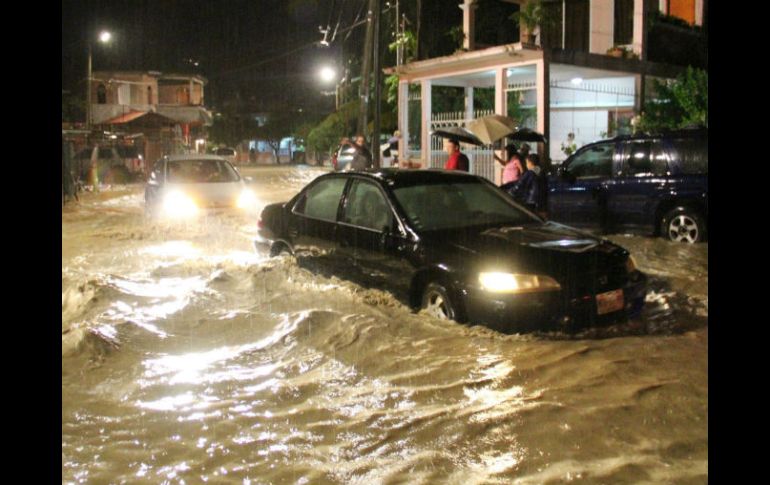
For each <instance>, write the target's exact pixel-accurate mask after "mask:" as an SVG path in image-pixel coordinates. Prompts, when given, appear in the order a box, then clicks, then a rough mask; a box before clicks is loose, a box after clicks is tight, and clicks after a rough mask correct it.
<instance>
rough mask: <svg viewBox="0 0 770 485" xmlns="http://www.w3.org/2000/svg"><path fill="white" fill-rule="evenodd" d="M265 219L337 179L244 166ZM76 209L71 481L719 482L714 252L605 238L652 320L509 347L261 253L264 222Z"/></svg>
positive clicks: (119, 208)
mask: <svg viewBox="0 0 770 485" xmlns="http://www.w3.org/2000/svg"><path fill="white" fill-rule="evenodd" d="M245 172H247V173H245V174H246V175H251V176H253V177H254V178H255V182H254V184H253V185H252V187H253V188H254V189H255V191H256V192H257V194H258V197H259V198H260V201H261V204H262V205H264V204H267V203H270V202H277V201H282V200H286V199H288V198H289V197H290V196H291V195H293V194H294V193H296V191H298V190H299V189H300V188H301V187H302V186H304V185H305V184H306V183H307V182H309V181H310V180H312V179H313V178H314V177H316V176H317V175H319V174H321V173H324V171H323V170H322V169H316V168H311V167H278V168H253V169H246V170H245ZM142 196H143V192H142V189H141V188H139V187H114V188H112V189H111V190H107V191H103V192H102V193H100V194H86V196H84V197H83V199H82V201H81V202H80V203H79V204H72V205H70V204H68V206H66V207H65V209H64V210H63V213H62V478H63V482H65V483H203V482H210V483H239V484H241V483H250V484H263V483H265V484H266V483H275V484H279V483H291V484H295V483H296V484H303V483H346V484H347V483H361V484H377V483H410V484H411V483H425V484H427V483H455V484H474V483H479V484H481V483H490V484H494V483H506V484H507V483H520V484H542V483H554V484H555V483H564V482H574V483H597V484H598V483H706V482H707V478H708V420H707V416H708V361H707V353H708V244H701V245H695V246H687V245H675V244H672V243H668V242H666V241H663V240H660V239H652V238H644V237H636V236H623V235H618V236H612V237H611V238H610V239H612V240H614V241H616V242H618V243H620V244H621V245H622V246H624V247H626V248H628V249H629V250H631V252H632V254H633V255H634V257H635V259H636V261H637V264H638V266H639V267H640V269H641V270H642V271H645V272H646V273H647V274H648V275H649V276H650V278H651V292H650V294H649V296H648V301H647V307H646V309H645V311H644V312H643V315H642V316H641V317H640V318H639V319H637V320H634V321H632V322H628V323H625V324H622V325H617V326H614V327H610V328H606V329H600V330H587V331H585V332H583V333H582V334H579V335H559V334H534V335H533V334H529V335H502V334H499V333H496V332H493V331H491V330H488V329H486V328H484V327H467V326H463V325H459V324H456V323H453V322H442V321H438V320H434V319H432V318H431V317H428V316H426V315H422V314H414V313H412V312H410V311H409V309H407V308H405V307H404V306H403V305H402V304H401V303H400V302H398V301H397V300H396V299H394V298H393V297H391V296H390V295H388V294H387V293H383V292H380V291H376V290H367V289H364V288H361V287H358V286H356V285H354V284H352V283H349V282H346V281H342V280H339V279H338V278H336V277H325V276H322V275H317V274H313V273H310V272H308V271H307V270H306V269H303V268H300V267H298V266H297V265H296V263H295V262H293V261H292V260H291V259H290V258H287V257H281V258H275V259H270V258H268V256H267V254H259V253H255V252H254V249H253V247H252V245H251V239H252V238H253V237H254V235H255V234H256V214H246V215H235V214H232V215H223V216H219V217H209V218H205V219H203V220H201V221H199V222H198V223H196V224H193V223H189V224H183V225H174V226H169V225H164V224H160V223H150V222H148V221H146V220H145V218H144V216H143V201H142Z"/></svg>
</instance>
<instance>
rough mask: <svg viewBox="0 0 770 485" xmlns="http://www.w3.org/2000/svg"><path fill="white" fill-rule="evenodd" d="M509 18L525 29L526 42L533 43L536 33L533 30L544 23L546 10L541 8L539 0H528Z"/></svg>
mask: <svg viewBox="0 0 770 485" xmlns="http://www.w3.org/2000/svg"><path fill="white" fill-rule="evenodd" d="M509 18H510V19H511V20H513V21H514V22H515V23H517V24H519V25H521V26H523V27H524V28H525V29H526V31H527V43H528V44H532V45H534V44H535V38H536V35H537V34H536V33H535V31H536V30H537V29H538V27H540V26H542V25H544V24H545V22H546V11H545V10H544V9H543V4H542V2H541V0H530V1H529V2H527V3H525V4H524V5H523V6H522V7H521V8H520V10H519V11H518V12H514V13H513V14H512V15H511V16H510V17H509Z"/></svg>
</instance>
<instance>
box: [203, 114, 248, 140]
mask: <svg viewBox="0 0 770 485" xmlns="http://www.w3.org/2000/svg"><path fill="white" fill-rule="evenodd" d="M256 129H257V122H256V120H254V119H252V118H250V117H249V116H245V115H239V114H234V113H217V115H216V116H215V117H214V123H213V124H212V125H211V128H209V138H210V139H211V140H212V141H213V142H214V143H217V144H219V145H226V146H232V147H234V146H236V145H238V144H239V143H240V142H241V141H243V140H245V139H248V138H250V137H251V136H252V135H253V134H254V132H255V130H256Z"/></svg>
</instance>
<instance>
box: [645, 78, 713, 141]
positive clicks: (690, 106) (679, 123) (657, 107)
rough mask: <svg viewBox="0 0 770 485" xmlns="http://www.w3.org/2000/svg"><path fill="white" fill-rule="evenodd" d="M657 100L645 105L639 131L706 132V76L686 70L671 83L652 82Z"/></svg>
mask: <svg viewBox="0 0 770 485" xmlns="http://www.w3.org/2000/svg"><path fill="white" fill-rule="evenodd" d="M654 90H655V92H656V96H655V97H654V98H652V99H649V100H647V101H646V102H645V103H644V109H643V110H642V114H641V115H640V117H639V121H638V123H636V129H637V130H640V131H661V130H667V129H677V128H684V127H688V126H703V127H706V128H708V73H707V72H706V71H703V70H700V69H694V68H692V67H688V68H687V71H686V72H684V73H683V74H681V75H679V76H678V77H677V78H676V79H674V80H666V81H658V80H656V81H654Z"/></svg>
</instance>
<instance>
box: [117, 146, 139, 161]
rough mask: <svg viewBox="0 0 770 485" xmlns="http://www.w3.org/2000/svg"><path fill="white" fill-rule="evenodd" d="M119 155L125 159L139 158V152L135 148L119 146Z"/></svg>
mask: <svg viewBox="0 0 770 485" xmlns="http://www.w3.org/2000/svg"><path fill="white" fill-rule="evenodd" d="M118 153H119V154H120V156H121V157H123V158H139V150H138V149H137V148H136V147H135V146H126V145H120V146H118Z"/></svg>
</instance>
